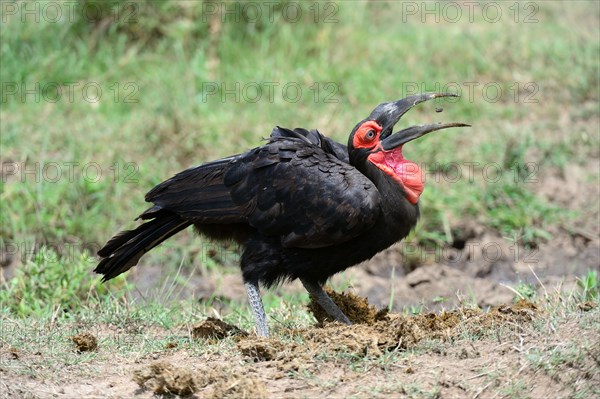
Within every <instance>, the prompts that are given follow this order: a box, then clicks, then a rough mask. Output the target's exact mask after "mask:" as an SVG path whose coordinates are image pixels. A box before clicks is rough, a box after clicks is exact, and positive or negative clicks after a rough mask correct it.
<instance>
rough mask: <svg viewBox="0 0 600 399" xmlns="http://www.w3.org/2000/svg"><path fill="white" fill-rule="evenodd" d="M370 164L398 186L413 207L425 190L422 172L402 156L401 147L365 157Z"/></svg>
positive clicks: (417, 166)
mask: <svg viewBox="0 0 600 399" xmlns="http://www.w3.org/2000/svg"><path fill="white" fill-rule="evenodd" d="M366 162H367V163H371V164H372V165H374V166H375V167H377V168H378V169H379V170H381V171H382V172H383V173H385V174H386V175H387V176H389V177H391V178H392V179H393V180H394V181H395V182H396V183H398V184H399V185H400V187H401V188H402V190H403V192H404V196H405V197H406V199H407V200H408V201H409V202H410V203H411V204H413V205H416V204H417V203H418V202H419V197H420V196H421V193H423V190H424V189H425V182H424V179H423V171H422V170H421V168H419V165H417V164H416V163H414V162H412V161H409V160H408V159H406V158H404V156H403V155H402V146H400V147H398V148H394V149H393V150H390V151H385V150H381V151H378V152H375V153H373V154H371V155H369V156H368V157H367V161H366Z"/></svg>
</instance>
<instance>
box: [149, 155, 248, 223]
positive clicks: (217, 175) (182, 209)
mask: <svg viewBox="0 0 600 399" xmlns="http://www.w3.org/2000/svg"><path fill="white" fill-rule="evenodd" d="M236 157H239V156H233V157H229V158H224V159H220V160H218V161H214V162H208V163H205V164H202V165H200V166H196V167H193V168H189V169H186V170H184V171H183V172H180V173H178V174H176V175H175V176H173V177H172V178H170V179H169V180H166V181H164V182H162V183H160V184H159V185H157V186H156V187H154V188H153V189H152V190H150V191H149V192H148V193H147V194H146V201H147V202H152V203H154V206H153V207H151V208H150V209H148V210H146V211H145V212H144V213H142V214H141V215H140V216H139V217H140V218H141V219H151V218H153V217H155V216H156V214H157V212H159V211H160V210H163V209H166V210H169V211H171V212H174V213H176V214H178V215H179V216H181V217H182V218H184V219H188V220H190V221H192V222H201V223H239V222H245V221H246V216H245V210H244V209H243V207H240V206H238V205H236V204H235V203H234V202H233V200H232V198H231V195H230V190H229V189H228V188H227V187H226V186H225V185H224V184H223V178H224V175H225V172H226V171H227V170H228V168H229V165H230V164H231V161H232V160H234V159H236Z"/></svg>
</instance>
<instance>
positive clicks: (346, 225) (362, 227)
mask: <svg viewBox="0 0 600 399" xmlns="http://www.w3.org/2000/svg"><path fill="white" fill-rule="evenodd" d="M223 182H224V184H225V185H226V186H227V187H229V189H230V193H231V198H232V200H233V203H234V204H235V205H237V206H238V207H239V208H240V209H244V213H245V215H246V217H247V221H248V223H249V224H250V225H251V226H253V227H254V228H256V229H258V230H259V231H260V232H261V233H262V234H264V235H267V236H281V237H282V243H283V245H284V246H287V247H300V248H319V247H325V246H330V245H334V244H338V243H341V242H345V241H347V240H350V239H351V238H354V237H356V236H358V235H360V234H361V233H363V232H365V231H366V230H368V229H369V228H370V227H372V226H373V224H374V223H375V220H376V219H377V217H378V216H379V213H380V205H379V204H380V194H379V192H378V190H377V188H376V187H375V185H374V184H373V183H372V182H371V181H370V180H369V179H368V178H367V177H366V176H364V175H363V174H362V173H360V172H359V171H358V170H357V169H355V168H354V167H353V166H351V165H350V164H348V163H346V162H344V161H342V160H340V159H338V158H337V157H335V156H334V155H333V154H331V153H328V152H325V151H324V150H323V149H322V148H320V147H318V146H316V145H313V144H311V143H308V142H307V140H306V139H302V138H289V137H275V138H272V139H271V141H270V142H269V143H268V144H267V145H265V146H262V147H259V148H256V149H254V150H252V151H249V152H247V153H246V154H244V155H242V156H240V157H238V158H236V159H235V160H234V161H232V163H231V164H230V166H229V168H228V170H227V172H226V174H225V178H224V180H223Z"/></svg>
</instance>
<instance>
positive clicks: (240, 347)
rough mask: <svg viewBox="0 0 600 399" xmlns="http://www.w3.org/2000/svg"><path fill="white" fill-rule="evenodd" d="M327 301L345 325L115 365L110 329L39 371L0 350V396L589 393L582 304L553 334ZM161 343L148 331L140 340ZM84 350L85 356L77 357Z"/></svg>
mask: <svg viewBox="0 0 600 399" xmlns="http://www.w3.org/2000/svg"><path fill="white" fill-rule="evenodd" d="M336 301H339V303H341V304H342V307H344V308H345V309H346V310H347V311H348V312H349V314H351V315H352V318H353V321H354V322H355V323H356V324H354V325H353V326H345V325H339V324H337V323H328V322H326V321H323V320H322V319H321V317H320V313H318V312H317V313H316V314H315V316H316V317H317V319H319V320H320V321H321V322H323V323H324V324H323V326H322V327H311V328H308V329H303V330H296V331H287V332H286V333H285V334H286V336H281V335H280V336H278V337H277V338H271V339H264V338H257V337H256V336H254V335H248V334H246V333H245V332H242V331H241V330H239V329H237V328H235V327H232V326H228V325H227V324H225V323H223V322H221V321H219V320H214V319H208V320H206V321H204V322H202V323H199V324H198V325H194V326H189V328H188V329H187V330H186V329H182V330H181V331H180V332H179V333H180V334H181V335H184V336H185V335H188V334H190V333H191V334H192V336H194V337H195V340H196V341H195V345H197V346H198V347H199V349H200V350H198V351H190V350H186V348H179V347H178V344H177V343H176V342H167V343H166V344H164V345H163V346H162V348H160V349H159V350H157V351H154V352H153V353H149V354H146V355H144V356H140V357H136V356H123V355H120V354H119V352H116V353H113V352H112V351H113V350H114V348H113V349H111V348H104V347H103V345H102V342H103V341H105V340H106V339H107V338H109V337H110V336H111V335H114V334H115V331H114V327H113V328H110V327H108V326H105V327H103V326H98V325H96V326H95V327H94V328H95V330H94V333H93V334H92V333H89V332H88V333H84V334H79V335H77V336H73V337H70V339H71V340H72V341H73V347H72V351H73V352H74V353H75V354H76V356H81V357H82V359H81V361H80V362H72V363H71V364H64V365H63V367H59V366H60V365H57V364H54V366H53V367H48V365H47V363H44V362H43V361H42V360H41V359H40V357H41V356H43V355H42V354H41V353H39V352H38V353H26V352H24V351H21V350H17V349H15V348H6V347H2V348H0V359H1V360H2V363H1V364H2V366H1V367H2V371H3V373H2V375H3V379H2V382H0V385H1V388H2V394H1V395H2V396H3V397H6V398H9V397H10V398H76V397H77V398H129V397H131V398H140V399H141V398H152V397H157V396H159V397H161V396H164V397H173V396H175V395H179V396H183V397H189V398H267V397H278V398H297V397H315V398H333V397H335V398H346V397H357V398H358V397H382V398H383V397H390V396H391V397H407V398H425V397H428V398H465V397H470V398H492V397H528V398H550V397H552V398H567V397H569V398H570V397H577V395H576V394H582V395H583V396H579V397H594V396H593V395H597V394H598V393H600V384H599V383H598V381H600V336H599V335H598V331H597V328H598V321H599V316H600V312H599V310H598V309H597V307H596V308H594V307H593V305H590V307H587V308H586V307H581V309H580V311H579V313H576V314H572V315H571V316H569V317H567V318H566V319H564V320H563V322H562V323H560V324H558V325H556V326H552V325H551V324H552V323H551V322H549V321H548V320H546V318H547V316H548V315H547V314H546V310H544V309H543V308H541V307H539V306H538V305H535V304H533V303H531V302H528V301H524V300H522V301H519V302H517V303H515V304H513V305H510V306H509V305H503V306H499V307H495V308H492V309H491V310H490V311H489V312H483V311H481V310H479V309H468V308H461V309H459V310H456V311H452V312H440V313H437V314H431V313H430V314H422V315H416V316H407V315H403V314H388V313H387V312H378V311H376V310H375V309H374V308H373V307H372V306H370V305H369V304H368V303H367V302H366V301H365V300H364V299H363V298H359V297H356V296H354V295H353V294H346V295H336ZM593 323H595V327H593V325H594V324H593ZM534 326H535V327H534ZM586 326H588V327H587V328H586ZM589 326H592V328H589ZM120 333H121V334H127V332H126V331H124V330H123V331H120ZM129 333H130V332H129ZM160 335H161V331H151V332H149V334H148V335H146V337H147V338H148V339H152V337H154V338H157V337H160ZM90 351H92V352H94V354H95V356H94V357H93V358H89V357H86V353H89V352H90ZM9 363H10V364H9ZM15 363H16V364H15ZM19 366H21V367H22V368H23V369H27V368H35V369H36V373H35V378H33V377H32V376H29V377H28V376H27V375H26V373H6V372H5V371H7V369H8V368H11V369H13V370H14V369H15V367H16V368H18V367H19ZM22 371H23V370H22ZM32 375H33V374H32ZM590 395H591V396H590Z"/></svg>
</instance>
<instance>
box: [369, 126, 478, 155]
mask: <svg viewBox="0 0 600 399" xmlns="http://www.w3.org/2000/svg"><path fill="white" fill-rule="evenodd" d="M469 126H471V125H467V124H466V123H436V124H432V125H419V126H411V127H408V128H406V129H402V130H400V131H399V132H397V133H394V134H393V135H391V136H388V137H387V138H386V139H384V140H383V141H382V142H381V146H382V147H383V149H384V150H391V149H394V148H396V147H398V146H400V145H402V144H404V143H408V142H409V141H412V140H414V139H418V138H419V137H421V136H424V135H426V134H427V133H431V132H435V131H436V130H442V129H447V128H449V127H469Z"/></svg>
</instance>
